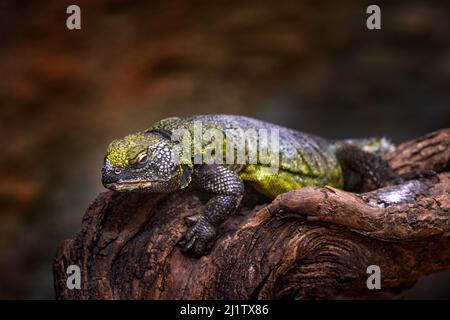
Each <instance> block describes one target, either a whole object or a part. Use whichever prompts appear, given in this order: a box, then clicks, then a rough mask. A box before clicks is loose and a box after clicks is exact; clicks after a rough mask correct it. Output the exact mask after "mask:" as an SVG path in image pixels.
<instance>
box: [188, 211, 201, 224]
mask: <svg viewBox="0 0 450 320" xmlns="http://www.w3.org/2000/svg"><path fill="white" fill-rule="evenodd" d="M201 217H202V214H201V213H197V214H194V215H192V216H189V217H186V218H184V222H185V223H186V224H187V225H188V226H189V227H192V226H193V225H195V224H196V223H197V222H198V220H200V218H201Z"/></svg>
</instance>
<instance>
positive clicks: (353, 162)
mask: <svg viewBox="0 0 450 320" xmlns="http://www.w3.org/2000/svg"><path fill="white" fill-rule="evenodd" d="M336 156H337V158H338V161H339V164H340V165H341V168H342V172H343V176H344V190H347V191H354V192H360V191H368V190H370V189H377V188H381V187H384V186H387V185H391V184H396V183H399V182H401V178H400V177H399V176H398V175H397V174H396V173H395V172H394V170H393V169H392V168H391V167H390V165H389V164H388V162H387V161H386V160H384V159H383V158H382V157H381V156H380V155H378V154H375V153H371V152H367V151H364V150H362V149H361V148H360V147H358V146H356V145H351V144H348V145H342V146H340V147H339V148H338V149H337V150H336ZM367 181H368V182H369V185H367V184H366V182H367Z"/></svg>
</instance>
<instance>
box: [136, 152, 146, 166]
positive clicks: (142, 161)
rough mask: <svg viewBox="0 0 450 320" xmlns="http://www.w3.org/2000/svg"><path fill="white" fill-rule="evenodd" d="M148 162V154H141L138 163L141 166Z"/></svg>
mask: <svg viewBox="0 0 450 320" xmlns="http://www.w3.org/2000/svg"><path fill="white" fill-rule="evenodd" d="M147 160H148V157H147V154H146V153H143V154H140V155H139V156H138V158H137V163H139V164H144V163H146V162H147Z"/></svg>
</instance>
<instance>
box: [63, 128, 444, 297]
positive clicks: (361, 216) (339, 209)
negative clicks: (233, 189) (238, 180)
mask: <svg viewBox="0 0 450 320" xmlns="http://www.w3.org/2000/svg"><path fill="white" fill-rule="evenodd" d="M449 145H450V129H445V130H441V131H437V132H433V133H430V134H428V135H426V136H424V137H421V138H419V139H416V140H413V141H410V142H406V143H404V144H401V145H400V146H398V148H397V149H396V150H395V151H393V152H391V153H389V154H387V155H386V156H385V158H386V159H387V160H388V161H389V163H390V164H391V166H392V167H393V168H394V169H395V170H396V171H397V172H398V173H401V174H405V173H408V172H413V171H417V170H420V171H424V170H434V171H436V172H437V175H435V176H433V175H429V176H426V177H420V179H416V180H410V181H407V182H405V183H403V184H401V185H397V186H391V187H387V188H382V189H378V190H375V191H371V192H367V193H360V194H358V193H349V192H345V191H342V190H338V189H334V188H331V187H324V188H318V187H315V188H302V189H298V190H293V191H290V192H288V193H285V194H282V195H280V196H279V197H277V198H276V199H275V200H274V201H272V202H270V200H268V199H266V198H264V197H263V196H261V195H259V194H257V193H256V192H255V191H253V190H252V189H251V188H250V187H246V193H245V196H244V200H243V203H242V205H241V207H240V208H239V210H238V212H237V214H236V215H235V216H233V217H232V218H230V219H229V220H228V221H227V222H225V223H224V224H223V225H222V226H221V228H220V231H219V233H218V239H217V242H216V243H215V245H214V247H213V249H212V252H211V253H210V254H209V255H207V256H204V257H202V258H200V259H195V258H192V257H189V256H186V255H184V254H183V253H182V252H181V251H180V248H179V246H178V245H177V242H178V240H179V239H180V238H181V236H182V235H183V234H184V233H185V231H186V230H187V228H188V227H187V225H186V223H185V218H186V217H188V216H190V215H192V214H194V213H196V212H198V211H199V210H202V209H203V208H204V206H205V200H206V199H207V198H205V195H204V194H203V193H202V192H201V191H200V190H197V189H195V188H188V189H187V190H183V191H179V192H176V193H173V194H122V193H116V192H112V191H108V192H104V193H101V194H100V195H99V196H98V197H97V199H96V200H95V201H94V202H93V203H92V204H91V206H90V207H89V208H88V210H87V212H86V214H85V216H84V219H83V225H82V230H81V231H80V232H79V233H78V234H77V235H76V237H75V238H74V239H70V240H65V241H64V242H62V243H61V245H60V246H59V248H58V252H57V256H56V258H55V262H54V278H55V290H56V296H57V298H58V299H280V298H295V299H317V298H319V299H322V298H324V299H335V298H398V297H401V296H402V295H403V294H404V292H405V290H406V289H408V288H410V287H411V286H412V285H413V284H414V283H415V282H416V281H417V279H419V278H420V277H422V276H424V275H427V274H430V273H433V272H437V271H440V270H444V269H447V268H450V237H448V236H449V234H450V232H449V231H450V172H449V169H450V161H449V159H450V148H449ZM69 265H78V266H79V267H80V269H81V289H80V290H77V289H74V290H70V289H68V288H67V286H66V280H67V277H68V276H69V275H68V274H67V273H66V270H67V268H68V266H69ZM371 265H376V266H379V268H380V270H381V289H379V290H377V289H375V290H369V289H368V287H367V279H368V277H369V276H370V274H368V272H367V268H368V267H369V266H371Z"/></svg>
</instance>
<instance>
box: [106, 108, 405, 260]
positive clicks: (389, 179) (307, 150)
mask: <svg viewBox="0 0 450 320" xmlns="http://www.w3.org/2000/svg"><path fill="white" fill-rule="evenodd" d="M199 124H200V125H201V129H200V132H201V134H202V135H203V137H204V135H205V133H206V132H207V130H209V129H214V130H216V131H217V132H219V133H224V137H225V136H226V134H227V133H229V132H237V131H233V130H243V131H244V132H246V130H249V131H250V132H254V130H268V131H273V132H277V134H278V135H277V137H278V147H277V148H276V149H274V150H275V151H276V152H267V154H268V158H270V159H272V160H276V162H274V163H276V164H277V166H276V167H275V168H274V166H272V165H269V162H268V161H262V159H260V158H258V157H257V158H256V161H255V159H253V161H250V160H249V155H250V153H251V152H252V151H254V149H255V146H256V145H257V144H258V143H260V144H261V145H263V146H265V147H267V146H268V142H267V141H268V139H265V140H264V141H262V140H263V139H260V140H261V141H258V139H259V136H256V140H253V141H247V142H248V143H245V141H246V140H244V147H243V149H240V150H243V153H244V156H245V157H244V159H245V160H247V162H246V161H244V162H241V163H235V162H237V161H236V157H237V152H236V154H235V155H234V156H233V157H231V156H230V159H232V160H234V161H231V163H228V162H226V161H225V162H220V161H216V162H211V161H210V160H209V161H207V160H208V159H206V158H205V159H203V158H202V157H200V159H198V155H204V154H205V153H206V151H207V148H208V146H210V145H211V143H212V142H214V139H213V138H211V137H210V138H209V139H204V141H203V140H200V141H197V142H196V141H195V139H194V142H193V143H192V141H190V143H191V145H189V147H188V148H190V151H192V150H194V151H193V154H194V155H192V153H187V154H188V156H186V155H185V154H183V153H182V152H181V151H182V150H181V149H180V148H179V147H178V146H179V145H180V138H179V137H178V138H174V133H176V132H187V133H189V134H193V135H195V130H196V128H195V126H196V125H197V126H198V125H199ZM252 130H253V131H252ZM219 137H220V136H219ZM177 139H178V140H177ZM218 139H222V138H218ZM216 142H218V144H215V145H214V144H213V145H214V146H218V145H222V146H224V145H227V143H228V145H230V143H229V142H227V141H220V140H218V141H216ZM233 148H235V146H233ZM393 148H394V146H393V144H392V143H390V142H389V141H388V140H387V139H385V138H368V139H348V140H327V139H324V138H321V137H318V136H316V135H312V134H308V133H303V132H300V131H296V130H293V129H289V128H286V127H282V126H279V125H276V124H272V123H269V122H265V121H261V120H258V119H254V118H250V117H245V116H238V115H196V116H188V117H171V118H166V119H163V120H160V121H158V122H156V123H155V124H153V125H152V126H150V127H149V128H147V129H145V130H143V131H140V132H137V133H134V134H130V135H127V136H125V137H124V138H121V139H116V140H113V141H112V142H111V143H110V144H109V146H108V148H107V152H106V156H105V158H104V164H103V167H102V183H103V185H104V186H105V187H106V188H108V189H111V190H115V191H119V192H166V193H170V192H174V191H176V190H180V189H183V188H186V187H187V186H189V185H190V184H191V183H196V184H197V185H198V186H199V187H200V188H201V189H203V190H204V191H206V192H208V193H211V194H212V197H211V198H210V200H208V202H207V203H206V205H205V208H204V212H203V213H202V214H196V215H193V216H192V217H191V219H192V220H191V227H190V228H189V229H188V231H187V232H186V233H185V234H184V235H183V236H182V238H181V239H180V241H179V243H180V245H181V247H182V250H183V252H190V253H191V254H192V255H193V256H196V257H200V256H203V255H206V254H207V253H208V252H209V250H210V249H211V247H212V245H213V243H214V239H215V236H216V232H217V228H218V226H220V225H221V224H222V223H223V222H224V221H225V220H226V219H227V218H228V217H230V216H231V215H232V214H233V213H234V212H235V211H236V209H237V208H238V206H239V204H240V202H241V199H242V196H243V192H244V182H246V183H248V184H250V185H251V186H253V187H254V188H255V189H256V190H257V191H258V192H260V193H262V194H264V195H265V196H267V197H269V198H272V199H273V198H275V197H276V196H278V195H279V194H282V193H284V192H287V191H290V190H293V189H298V188H302V187H308V186H325V185H329V186H332V187H336V188H341V189H345V190H350V191H352V190H357V189H358V186H360V184H361V181H363V178H368V179H369V180H370V181H372V182H373V184H374V185H375V186H376V187H382V186H385V185H388V184H393V183H396V182H398V179H399V177H398V176H397V175H396V174H395V173H394V171H393V170H392V168H391V167H390V166H389V165H388V163H387V162H386V161H385V160H383V159H382V157H381V155H382V154H384V153H385V152H387V151H389V150H392V149H393ZM225 149H226V148H225ZM266 149H267V148H266ZM230 150H231V149H230ZM184 151H186V150H184ZM195 151H197V153H195ZM235 151H236V150H235ZM227 152H228V154H230V153H231V151H228V150H227ZM225 153H226V152H225ZM225 153H224V155H219V156H218V157H217V158H215V159H219V160H220V159H224V158H226V157H225ZM195 157H197V158H195ZM228 160H229V159H228Z"/></svg>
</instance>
